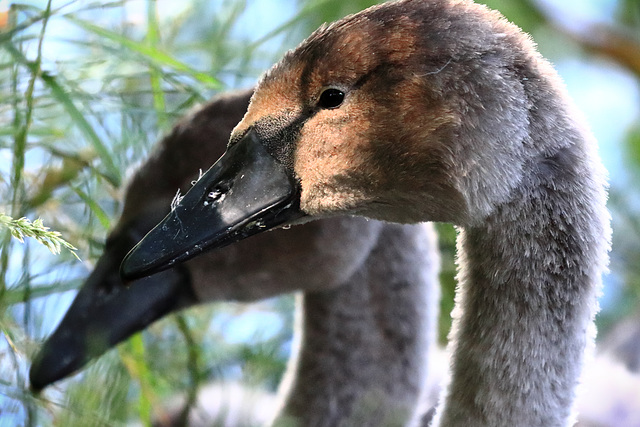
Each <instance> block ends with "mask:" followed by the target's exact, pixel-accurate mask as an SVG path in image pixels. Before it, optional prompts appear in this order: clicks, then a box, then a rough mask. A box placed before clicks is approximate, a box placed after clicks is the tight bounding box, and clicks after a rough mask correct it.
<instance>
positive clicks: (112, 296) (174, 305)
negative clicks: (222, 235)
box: [29, 243, 196, 391]
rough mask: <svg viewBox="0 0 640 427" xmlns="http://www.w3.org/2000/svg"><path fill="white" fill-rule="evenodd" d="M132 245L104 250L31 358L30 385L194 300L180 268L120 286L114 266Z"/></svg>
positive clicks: (55, 376)
mask: <svg viewBox="0 0 640 427" xmlns="http://www.w3.org/2000/svg"><path fill="white" fill-rule="evenodd" d="M120 246H122V245H120ZM131 246H132V245H131V243H129V244H127V245H126V247H124V248H122V249H121V250H108V249H107V250H105V254H104V255H103V256H102V257H101V258H100V260H99V261H98V263H97V265H96V268H95V269H94V271H93V272H92V273H91V275H90V276H89V278H88V279H87V281H86V282H85V284H84V286H83V287H82V289H80V291H79V292H78V295H76V298H75V300H74V301H73V303H72V304H71V307H70V308H69V310H68V311H67V313H66V314H65V316H64V318H63V319H62V322H60V324H59V325H58V327H57V329H56V330H55V332H53V334H51V336H49V338H48V339H47V340H46V341H45V343H44V344H43V346H42V348H41V349H40V352H39V353H38V354H37V355H36V357H35V358H34V361H33V364H32V365H31V370H30V372H29V378H30V382H31V388H32V390H34V391H39V390H41V389H43V388H44V387H46V386H48V385H49V384H52V383H54V382H55V381H58V380H60V379H62V378H64V377H66V376H68V375H70V374H72V373H73V372H75V371H77V370H79V369H80V368H82V367H83V366H84V365H85V364H86V363H87V362H89V361H90V360H91V359H93V358H96V357H98V356H100V355H102V354H103V353H104V352H106V351H107V350H109V349H110V348H112V347H113V346H115V345H116V344H118V343H119V342H121V341H123V340H125V339H126V338H128V337H129V336H131V335H133V334H134V333H136V332H138V331H141V330H142V329H144V328H146V327H147V326H148V325H149V324H151V323H152V322H154V321H155V320H157V319H159V318H161V317H163V316H165V315H166V314H168V313H170V312H172V311H175V310H177V309H179V308H182V307H186V306H189V305H192V304H195V302H196V299H195V297H194V296H193V293H192V290H191V286H190V279H189V277H188V273H187V272H186V269H184V268H183V269H172V270H168V271H165V272H162V273H160V274H157V275H154V276H151V277H147V278H145V279H142V280H138V281H135V282H133V283H131V284H130V286H128V287H126V286H124V284H123V283H122V280H121V279H120V276H119V274H118V270H119V269H118V267H119V265H120V261H121V260H122V258H123V255H124V253H125V252H126V250H127V249H128V248H130V247H131Z"/></svg>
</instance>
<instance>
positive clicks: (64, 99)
mask: <svg viewBox="0 0 640 427" xmlns="http://www.w3.org/2000/svg"><path fill="white" fill-rule="evenodd" d="M4 48H5V49H6V50H7V51H8V52H9V53H10V54H11V55H12V56H13V57H14V59H16V61H18V62H19V63H21V64H23V65H25V66H27V67H28V68H29V69H31V70H32V71H34V70H36V68H35V67H36V66H35V64H34V63H33V62H31V61H29V60H28V59H27V58H26V57H25V56H24V55H23V53H22V52H20V51H19V50H18V49H17V48H16V47H15V46H14V45H13V44H12V43H5V44H4ZM40 79H41V80H42V81H43V82H44V83H45V84H46V85H47V87H48V88H49V90H50V91H51V95H53V97H54V98H55V99H57V100H58V102H60V103H61V104H62V106H63V107H64V109H65V110H66V111H67V114H69V116H70V117H71V119H72V120H73V122H74V123H75V124H76V126H77V127H78V128H79V129H80V131H81V132H82V133H83V134H84V135H85V137H87V139H89V141H90V142H91V143H92V145H93V147H94V148H95V150H96V152H97V153H98V156H99V157H100V160H102V162H103V164H104V165H105V167H106V168H107V172H105V177H106V178H107V179H108V180H109V182H110V183H111V184H112V185H113V186H115V187H119V186H120V183H121V176H120V171H119V170H118V168H117V167H116V166H115V163H114V162H113V158H112V157H111V155H110V153H109V150H107V147H106V145H105V144H104V143H103V142H102V140H101V139H100V137H99V136H98V134H97V133H96V132H95V130H93V127H92V126H91V125H90V124H89V122H88V121H87V119H86V118H85V117H84V116H83V115H82V113H81V112H80V110H78V108H77V107H76V105H75V104H74V102H73V100H72V99H71V98H70V97H69V95H68V94H67V93H66V92H65V90H64V89H63V88H62V87H61V86H60V85H59V84H58V82H57V80H56V78H55V77H54V76H52V75H50V74H47V73H46V72H44V71H42V72H41V73H40Z"/></svg>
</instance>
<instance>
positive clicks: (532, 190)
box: [433, 131, 609, 427]
mask: <svg viewBox="0 0 640 427" xmlns="http://www.w3.org/2000/svg"><path fill="white" fill-rule="evenodd" d="M580 134H581V132H575V131H574V132H572V133H570V134H569V138H571V135H575V136H576V139H574V140H573V141H566V142H568V144H566V145H565V146H564V148H560V149H558V150H557V151H556V152H555V153H553V154H551V155H549V156H547V157H541V158H539V159H538V160H537V161H535V162H532V163H531V165H530V168H529V170H528V171H527V172H528V173H527V174H526V175H525V178H524V179H523V181H522V182H521V184H520V185H519V186H518V187H517V189H516V191H515V192H514V193H513V194H512V197H511V199H510V201H509V202H507V203H504V204H502V205H501V206H499V207H497V208H496V209H495V210H494V212H493V213H492V214H491V215H490V216H489V217H488V218H486V219H485V220H484V221H483V222H482V224H480V225H478V226H475V227H467V228H466V229H463V230H461V232H460V235H459V240H458V252H459V264H460V266H461V269H460V273H459V283H460V287H459V289H458V293H457V300H456V309H455V312H454V330H453V332H452V336H451V338H452V341H453V342H452V354H453V355H454V356H453V361H452V377H451V383H450V385H449V387H448V388H447V390H446V391H445V394H446V396H445V399H444V405H443V407H442V408H440V410H439V411H438V412H439V414H438V415H437V416H436V417H437V418H438V419H439V421H437V422H436V423H434V424H433V425H446V426H450V425H451V426H454V425H474V426H481V425H486V426H529V427H533V426H541V427H542V426H566V425H570V424H571V423H572V422H573V421H574V414H573V413H572V405H573V400H574V395H575V390H576V386H577V384H578V382H579V377H580V373H581V368H582V364H583V359H584V354H585V349H588V348H590V347H591V345H592V343H593V338H594V333H595V329H594V326H593V319H594V316H595V314H596V312H597V301H596V298H597V294H598V292H599V289H600V283H601V278H600V275H601V274H602V272H603V270H604V269H605V267H606V250H607V242H608V233H609V231H608V216H607V213H606V208H605V206H604V203H605V190H604V178H603V176H602V174H601V173H600V170H599V166H598V162H597V161H596V160H595V157H594V156H593V155H592V153H591V150H593V148H592V144H591V142H592V141H588V143H585V139H584V138H582V137H581V136H580ZM541 136H542V135H541ZM586 139H588V137H587V138H586Z"/></svg>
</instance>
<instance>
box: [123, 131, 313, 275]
mask: <svg viewBox="0 0 640 427" xmlns="http://www.w3.org/2000/svg"><path fill="white" fill-rule="evenodd" d="M299 205H300V185H299V183H298V181H297V180H296V179H295V177H294V176H293V173H292V172H291V171H290V170H289V169H287V168H286V167H285V166H284V165H282V164H281V163H280V162H279V161H278V160H276V159H275V158H274V157H273V156H272V155H271V154H270V153H269V152H268V150H267V149H266V147H265V146H264V145H263V143H262V141H261V140H260V138H259V137H258V136H257V134H256V132H255V131H254V130H250V131H249V132H247V134H246V135H245V136H244V137H243V138H242V139H241V140H240V141H239V142H237V143H236V144H234V145H232V146H231V147H229V148H228V149H227V151H226V153H225V154H224V155H223V156H222V157H221V158H220V160H218V162H216V163H215V164H214V165H213V166H212V167H211V169H209V170H208V171H207V173H205V174H204V176H202V178H200V180H199V181H198V182H197V183H196V184H195V185H194V186H193V188H191V190H189V192H188V193H187V194H186V195H185V196H184V198H183V199H182V200H181V201H180V202H179V203H178V204H177V206H175V208H174V209H173V210H172V211H171V212H170V213H169V215H167V216H166V217H165V218H164V219H163V220H162V222H160V224H158V225H157V226H156V227H155V228H154V229H153V230H151V231H150V232H149V233H148V234H147V235H146V236H145V237H144V238H143V239H142V241H140V242H139V243H138V244H137V245H136V246H135V247H134V248H133V249H132V250H131V252H129V254H128V255H127V256H126V257H125V259H124V261H123V262H122V266H121V270H120V273H121V275H122V277H123V278H124V279H125V280H134V279H138V278H140V277H144V276H147V275H149V274H154V273H156V272H158V271H162V270H165V269H167V268H169V267H171V266H173V265H175V264H176V263H180V262H184V261H186V260H188V259H190V258H193V257H194V256H196V255H198V254H200V253H202V252H203V251H205V250H208V249H213V248H220V247H223V246H226V245H228V244H230V243H233V242H237V241H239V240H242V239H244V238H246V237H249V236H251V235H254V234H257V233H260V232H262V231H265V230H268V229H271V228H274V227H277V226H280V225H284V224H287V223H291V222H293V221H295V220H296V219H298V218H300V217H302V216H303V215H304V214H303V213H302V212H301V210H300V207H299Z"/></svg>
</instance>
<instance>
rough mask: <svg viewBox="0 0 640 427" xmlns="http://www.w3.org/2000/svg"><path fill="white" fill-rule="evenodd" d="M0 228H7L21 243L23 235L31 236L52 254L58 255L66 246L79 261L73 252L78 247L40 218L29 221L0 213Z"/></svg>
mask: <svg viewBox="0 0 640 427" xmlns="http://www.w3.org/2000/svg"><path fill="white" fill-rule="evenodd" d="M0 228H6V229H8V230H9V232H10V233H11V235H12V236H13V237H15V238H16V239H18V240H19V241H20V242H21V243H24V239H25V237H33V238H34V239H36V240H37V241H38V242H40V243H41V244H43V245H44V246H45V247H46V248H47V249H49V251H51V253H52V254H54V255H58V254H59V253H60V250H61V248H66V249H68V250H69V252H71V253H72V254H73V256H74V257H76V259H77V260H78V261H80V258H79V257H78V254H76V252H75V251H77V250H78V249H77V248H76V247H75V246H73V245H72V244H71V243H69V242H67V241H66V240H64V239H63V238H62V235H61V234H60V232H58V231H53V230H49V227H45V226H44V224H43V223H42V219H41V218H38V219H36V220H35V221H33V222H31V221H29V220H28V219H27V218H25V217H22V218H20V219H13V218H11V217H10V216H9V215H5V214H3V213H0Z"/></svg>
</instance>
